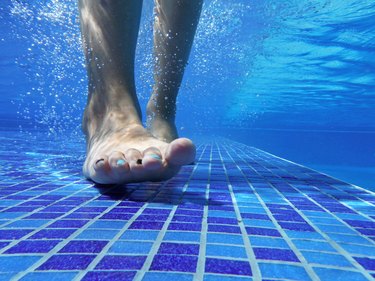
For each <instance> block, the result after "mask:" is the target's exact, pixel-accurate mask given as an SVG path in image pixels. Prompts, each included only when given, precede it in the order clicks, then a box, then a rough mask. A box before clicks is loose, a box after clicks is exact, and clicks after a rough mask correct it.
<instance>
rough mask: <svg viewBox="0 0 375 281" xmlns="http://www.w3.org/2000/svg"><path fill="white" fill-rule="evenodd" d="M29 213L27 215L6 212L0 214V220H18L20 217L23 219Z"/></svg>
mask: <svg viewBox="0 0 375 281" xmlns="http://www.w3.org/2000/svg"><path fill="white" fill-rule="evenodd" d="M26 214H28V213H25V212H10V213H8V212H4V213H0V219H15V218H18V217H22V216H24V215H26Z"/></svg>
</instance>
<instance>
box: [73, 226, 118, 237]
mask: <svg viewBox="0 0 375 281" xmlns="http://www.w3.org/2000/svg"><path fill="white" fill-rule="evenodd" d="M116 234H117V231H115V230H104V229H86V230H84V231H83V232H82V233H80V234H79V235H78V236H77V237H76V238H77V239H98V240H111V239H112V238H113V237H115V236H116Z"/></svg>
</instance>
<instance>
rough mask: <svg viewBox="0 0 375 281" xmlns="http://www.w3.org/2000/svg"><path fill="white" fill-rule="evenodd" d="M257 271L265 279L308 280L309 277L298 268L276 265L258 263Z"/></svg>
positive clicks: (303, 270) (302, 269)
mask: <svg viewBox="0 0 375 281" xmlns="http://www.w3.org/2000/svg"><path fill="white" fill-rule="evenodd" d="M259 269H260V272H261V274H262V276H263V277H265V278H280V279H291V280H310V277H309V275H308V274H307V272H306V271H305V269H304V268H303V267H299V266H293V265H286V264H276V263H259Z"/></svg>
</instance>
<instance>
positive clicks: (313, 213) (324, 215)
mask: <svg viewBox="0 0 375 281" xmlns="http://www.w3.org/2000/svg"><path fill="white" fill-rule="evenodd" d="M303 214H304V215H305V216H306V217H317V218H334V216H333V215H331V214H329V213H325V212H316V211H304V212H303Z"/></svg>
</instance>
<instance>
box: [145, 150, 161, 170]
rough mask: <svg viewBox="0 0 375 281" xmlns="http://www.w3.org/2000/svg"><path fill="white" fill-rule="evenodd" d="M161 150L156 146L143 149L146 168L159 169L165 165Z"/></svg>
mask: <svg viewBox="0 0 375 281" xmlns="http://www.w3.org/2000/svg"><path fill="white" fill-rule="evenodd" d="M162 159H163V158H162V156H161V152H160V150H159V149H158V148H156V147H149V148H147V149H146V150H144V151H143V159H142V165H143V167H144V168H145V169H146V170H158V169H160V168H161V167H162V166H163V162H162Z"/></svg>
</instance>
